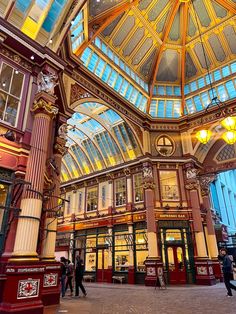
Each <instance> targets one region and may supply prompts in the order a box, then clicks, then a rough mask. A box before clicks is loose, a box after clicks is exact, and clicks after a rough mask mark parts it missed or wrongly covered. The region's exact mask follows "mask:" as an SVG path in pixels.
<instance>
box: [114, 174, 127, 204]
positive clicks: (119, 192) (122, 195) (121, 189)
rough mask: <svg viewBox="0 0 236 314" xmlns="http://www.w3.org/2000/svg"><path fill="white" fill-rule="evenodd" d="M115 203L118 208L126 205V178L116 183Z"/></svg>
mask: <svg viewBox="0 0 236 314" xmlns="http://www.w3.org/2000/svg"><path fill="white" fill-rule="evenodd" d="M115 202H116V203H115V204H116V206H121V205H124V204H126V178H122V179H118V180H116V181H115Z"/></svg>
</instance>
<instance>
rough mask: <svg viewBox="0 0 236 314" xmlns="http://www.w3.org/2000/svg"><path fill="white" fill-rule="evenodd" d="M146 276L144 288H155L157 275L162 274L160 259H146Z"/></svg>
mask: <svg viewBox="0 0 236 314" xmlns="http://www.w3.org/2000/svg"><path fill="white" fill-rule="evenodd" d="M145 266H146V276H145V286H153V287H154V286H156V284H157V278H158V273H159V272H160V271H161V272H162V273H163V263H162V261H161V259H160V257H148V258H147V259H146V261H145Z"/></svg>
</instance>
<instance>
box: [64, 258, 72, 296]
mask: <svg viewBox="0 0 236 314" xmlns="http://www.w3.org/2000/svg"><path fill="white" fill-rule="evenodd" d="M66 277H67V281H66V290H65V292H66V291H67V289H68V286H69V287H70V296H72V295H73V285H72V280H73V277H74V264H73V263H71V261H70V260H67V265H66Z"/></svg>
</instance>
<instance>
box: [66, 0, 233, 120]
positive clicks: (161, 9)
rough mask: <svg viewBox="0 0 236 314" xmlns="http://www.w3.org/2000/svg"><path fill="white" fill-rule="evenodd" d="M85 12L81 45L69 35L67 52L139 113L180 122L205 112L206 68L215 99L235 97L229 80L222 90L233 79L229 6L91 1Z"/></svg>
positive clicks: (196, 1)
mask: <svg viewBox="0 0 236 314" xmlns="http://www.w3.org/2000/svg"><path fill="white" fill-rule="evenodd" d="M84 13H85V15H86V14H88V24H87V26H86V23H85V25H84V33H83V39H82V37H78V33H77V34H76V33H75V31H76V30H78V27H77V26H76V23H75V25H73V26H72V28H71V31H72V39H71V41H72V50H73V53H74V54H76V55H77V56H78V57H80V58H81V60H82V62H83V63H84V65H85V66H86V67H87V68H88V69H89V70H90V71H91V72H93V73H94V74H95V75H96V76H98V77H100V78H101V79H102V80H103V81H104V82H105V83H106V84H108V85H109V86H110V87H112V88H113V89H114V90H115V91H117V92H118V93H119V94H120V95H122V96H123V97H124V98H126V99H127V100H128V101H129V102H131V103H133V105H134V106H136V107H137V108H138V109H140V110H141V111H143V112H145V113H149V114H150V115H151V116H153V117H179V116H180V115H182V114H187V113H188V114H189V113H193V112H196V111H198V110H201V109H203V108H204V104H205V105H207V104H209V103H210V101H211V99H212V98H213V97H212V95H211V94H209V92H208V91H207V90H208V89H209V81H210V79H209V76H208V75H207V67H209V70H210V72H211V81H212V82H216V84H215V85H217V86H218V85H219V88H218V89H217V90H216V91H215V93H216V94H217V95H218V96H219V98H220V97H221V99H222V100H227V99H230V98H234V97H235V96H236V95H235V81H233V82H231V83H228V85H225V83H226V81H227V82H228V77H229V76H231V77H232V74H235V55H236V33H235V13H236V1H235V0H211V1H209V0H189V1H188V0H141V1H135V0H134V1H116V0H113V1H112V0H107V1H105V0H104V1H102V0H101V1H89V4H88V7H87V8H84ZM81 19H82V20H83V18H82V15H81ZM81 19H80V20H79V21H75V22H78V23H79V25H80V27H81V25H82V24H81ZM86 33H87V35H86ZM80 35H81V33H80V34H79V36H80ZM78 38H80V40H79V41H78ZM201 42H202V43H203V46H202V43H201ZM203 47H204V48H203ZM204 54H205V56H204ZM206 63H207V64H206ZM225 65H229V67H227V68H225V67H224V66H225ZM223 81H224V84H221V83H222V82H223ZM220 82H221V83H220ZM229 85H230V86H229ZM204 89H205V91H206V92H205V93H204V94H203V95H200V94H199V93H196V90H197V91H199V90H201V91H203V90H204ZM192 95H194V96H196V97H195V98H193V97H190V96H192Z"/></svg>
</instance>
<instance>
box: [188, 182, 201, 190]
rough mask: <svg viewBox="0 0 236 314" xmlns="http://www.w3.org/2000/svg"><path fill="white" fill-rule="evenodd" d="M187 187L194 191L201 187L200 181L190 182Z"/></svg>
mask: <svg viewBox="0 0 236 314" xmlns="http://www.w3.org/2000/svg"><path fill="white" fill-rule="evenodd" d="M185 188H186V189H187V190H190V191H193V190H198V188H199V183H198V182H190V183H187V184H185Z"/></svg>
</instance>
